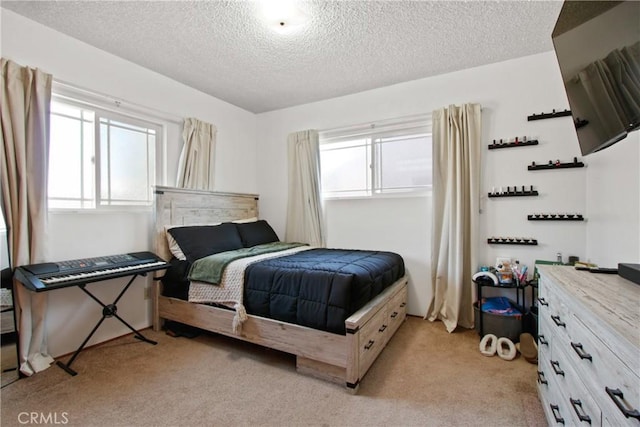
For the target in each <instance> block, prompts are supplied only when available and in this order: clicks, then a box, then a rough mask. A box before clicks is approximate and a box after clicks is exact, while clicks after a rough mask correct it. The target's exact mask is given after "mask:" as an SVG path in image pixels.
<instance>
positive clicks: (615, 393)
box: [604, 387, 640, 420]
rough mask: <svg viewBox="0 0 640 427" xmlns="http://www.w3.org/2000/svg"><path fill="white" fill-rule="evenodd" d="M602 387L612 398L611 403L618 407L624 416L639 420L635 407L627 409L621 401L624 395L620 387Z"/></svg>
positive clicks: (639, 413) (639, 414)
mask: <svg viewBox="0 0 640 427" xmlns="http://www.w3.org/2000/svg"><path fill="white" fill-rule="evenodd" d="M604 389H605V390H606V392H607V394H608V395H609V397H610V398H611V400H613V403H615V404H616V406H617V407H618V409H620V412H622V413H623V414H624V416H625V417H627V418H635V419H637V420H640V412H638V410H637V409H628V408H626V407H625V405H624V403H623V402H622V399H624V395H623V394H622V392H621V391H620V389H617V388H616V389H612V388H609V387H605V388H604Z"/></svg>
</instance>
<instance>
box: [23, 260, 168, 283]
mask: <svg viewBox="0 0 640 427" xmlns="http://www.w3.org/2000/svg"><path fill="white" fill-rule="evenodd" d="M168 266H169V265H168V264H167V263H166V262H164V261H163V260H162V259H161V258H160V257H158V256H157V255H155V254H153V253H151V252H134V253H128V254H120V255H109V256H102V257H95V258H84V259H76V260H69V261H61V262H46V263H42V264H31V265H23V266H21V267H18V268H16V271H15V277H16V279H17V280H18V281H19V282H20V283H22V284H23V285H24V286H25V287H26V288H28V289H30V290H32V291H36V292H42V291H48V290H51V289H57V288H64V287H67V286H76V285H82V284H85V283H91V282H98V281H101V280H107V279H115V278H117V277H124V276H131V275H134V274H146V273H148V272H150V271H156V270H162V269H166V268H167V267H168Z"/></svg>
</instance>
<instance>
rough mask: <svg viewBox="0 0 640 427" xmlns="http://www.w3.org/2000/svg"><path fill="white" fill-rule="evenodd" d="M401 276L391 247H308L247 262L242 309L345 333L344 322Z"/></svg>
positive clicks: (401, 264) (399, 260) (400, 264)
mask: <svg viewBox="0 0 640 427" xmlns="http://www.w3.org/2000/svg"><path fill="white" fill-rule="evenodd" d="M402 276H404V261H403V259H402V257H401V256H400V255H398V254H396V253H392V252H380V251H364V250H343V249H310V250H306V251H302V252H298V253H296V254H293V255H288V256H284V257H280V258H273V259H268V260H265V261H260V262H257V263H254V264H251V265H250V266H249V267H248V268H247V270H246V272H245V287H244V305H245V308H246V310H247V313H250V314H254V315H257V316H261V317H267V318H271V319H275V320H280V321H283V322H287V323H295V324H298V325H302V326H308V327H310V328H314V329H320V330H323V331H328V332H333V333H337V334H343V335H344V334H345V325H344V321H345V320H346V319H347V318H348V317H349V316H350V315H351V314H353V313H354V312H356V311H357V310H358V309H359V308H361V307H362V306H363V305H365V304H366V303H367V302H368V301H370V300H371V299H373V298H374V297H375V296H376V295H378V294H379V293H380V292H382V291H383V290H384V289H386V288H387V287H388V286H390V285H391V284H393V283H394V282H395V281H396V280H398V279H399V278H401V277H402Z"/></svg>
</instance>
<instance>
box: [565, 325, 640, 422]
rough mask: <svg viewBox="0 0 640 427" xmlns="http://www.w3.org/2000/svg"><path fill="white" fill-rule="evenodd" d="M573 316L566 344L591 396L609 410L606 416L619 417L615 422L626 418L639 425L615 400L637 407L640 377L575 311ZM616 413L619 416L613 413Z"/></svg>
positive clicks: (631, 407)
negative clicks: (569, 336) (568, 339)
mask: <svg viewBox="0 0 640 427" xmlns="http://www.w3.org/2000/svg"><path fill="white" fill-rule="evenodd" d="M574 318H575V322H573V324H574V329H575V330H574V333H573V338H572V340H571V342H570V343H568V345H567V346H566V351H567V354H568V357H569V359H570V360H571V363H572V364H573V366H575V369H576V371H577V372H578V374H579V375H580V376H581V377H582V378H584V379H585V382H587V384H588V385H589V386H590V388H591V389H592V392H593V395H594V398H595V399H597V400H598V402H600V406H601V407H602V409H603V411H604V412H605V413H607V414H609V415H608V417H609V419H612V418H613V419H616V418H618V421H617V422H618V424H623V423H624V421H625V420H626V422H634V423H635V425H640V423H638V422H637V421H636V420H634V419H631V420H629V419H627V417H625V416H624V414H623V412H622V410H621V409H620V408H618V406H617V405H616V401H617V402H618V404H621V405H622V407H623V408H626V409H629V410H634V409H635V410H636V411H640V378H639V377H638V376H637V375H636V374H635V373H634V371H633V370H632V369H631V368H630V367H629V366H627V365H626V364H625V363H623V362H622V361H621V360H620V359H619V358H618V356H617V355H616V354H615V353H614V352H613V351H612V350H611V349H609V348H608V347H607V346H605V345H604V343H603V342H602V341H601V340H600V339H599V338H598V337H597V336H595V335H594V334H593V332H592V331H590V330H589V328H588V327H587V326H586V325H584V323H583V322H582V321H581V320H580V319H579V318H578V317H577V315H576V316H574ZM638 357H640V355H639V356H638ZM607 389H609V392H607ZM620 394H622V395H620ZM616 413H617V414H619V416H617V417H616Z"/></svg>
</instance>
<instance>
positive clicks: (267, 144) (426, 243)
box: [258, 52, 640, 315]
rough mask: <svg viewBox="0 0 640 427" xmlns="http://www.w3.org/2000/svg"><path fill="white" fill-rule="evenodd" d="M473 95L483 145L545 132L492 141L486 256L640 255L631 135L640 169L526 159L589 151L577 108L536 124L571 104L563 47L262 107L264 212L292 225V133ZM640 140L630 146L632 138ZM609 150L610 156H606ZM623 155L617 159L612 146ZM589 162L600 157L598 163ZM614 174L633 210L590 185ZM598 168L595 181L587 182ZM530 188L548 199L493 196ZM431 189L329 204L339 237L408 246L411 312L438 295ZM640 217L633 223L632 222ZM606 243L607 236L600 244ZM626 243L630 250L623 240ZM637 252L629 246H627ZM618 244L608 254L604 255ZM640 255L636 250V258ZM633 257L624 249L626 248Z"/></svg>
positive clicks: (333, 232) (483, 229)
mask: <svg viewBox="0 0 640 427" xmlns="http://www.w3.org/2000/svg"><path fill="white" fill-rule="evenodd" d="M465 102H477V103H480V104H481V105H482V107H483V122H482V125H483V130H482V135H483V146H486V145H488V144H489V143H491V142H492V141H493V139H498V140H499V139H500V138H502V139H505V140H512V139H513V138H514V137H516V136H518V137H520V138H522V137H523V136H526V137H527V138H528V139H538V140H539V142H540V144H539V145H537V146H531V147H520V148H512V149H500V150H491V151H489V150H488V149H483V152H482V156H483V160H482V165H483V167H482V187H481V188H482V194H483V196H482V200H481V208H482V214H481V226H480V236H481V241H480V242H479V243H478V245H479V253H480V263H481V264H482V265H493V264H494V263H495V259H496V257H498V256H510V257H513V258H517V259H519V260H520V262H521V263H522V264H526V265H528V266H529V267H532V266H533V264H534V262H535V260H537V259H542V260H555V259H556V254H557V253H558V252H560V253H562V256H563V257H564V259H565V261H566V259H567V257H568V256H569V255H575V256H578V257H579V258H580V259H586V258H589V259H591V260H592V261H594V262H601V263H604V264H608V263H610V259H627V260H628V259H630V258H631V259H633V258H634V257H635V259H636V260H637V258H638V256H637V246H638V244H639V243H638V242H639V239H638V238H637V236H638V231H637V230H638V228H637V227H638V225H637V224H638V222H640V221H639V219H640V216H639V214H638V206H640V203H639V202H638V193H639V192H640V190H639V187H640V185H639V184H638V182H637V181H638V179H637V177H638V175H637V173H638V172H637V158H638V155H637V144H636V148H634V147H633V146H632V145H633V144H632V143H630V142H629V143H627V144H625V145H626V147H623V148H622V149H624V150H628V151H631V154H632V155H631V156H629V157H627V158H625V159H623V160H621V161H622V162H624V164H625V165H627V164H628V163H633V162H634V161H635V165H636V167H635V168H634V169H633V171H620V170H618V168H617V165H616V164H615V163H612V161H611V160H609V159H607V160H606V161H603V165H602V166H600V165H599V163H600V162H599V161H598V160H599V158H598V156H599V155H593V157H588V158H585V159H582V160H583V161H584V162H585V163H586V164H587V167H585V168H582V169H578V168H576V169H563V170H553V171H528V170H527V166H528V165H529V164H531V162H533V161H535V162H536V163H537V164H540V163H547V162H548V161H549V160H553V161H555V160H558V159H559V160H561V161H562V162H567V161H573V158H574V157H578V158H580V151H579V147H578V143H577V139H576V136H575V132H574V130H573V122H572V120H571V118H570V117H564V118H555V119H549V120H539V121H527V116H529V115H532V114H533V113H536V114H540V113H542V112H551V111H552V110H553V109H555V110H558V111H560V110H564V109H565V108H568V102H567V99H566V96H565V94H564V89H563V86H562V81H561V77H560V72H559V69H558V65H557V62H556V59H555V55H554V53H553V52H546V53H542V54H538V55H533V56H529V57H525V58H520V59H516V60H511V61H506V62H501V63H498V64H492V65H487V66H483V67H478V68H474V69H469V70H464V71H460V72H455V73H450V74H446V75H442V76H436V77H431V78H425V79H421V80H416V81H412V82H408V83H403V84H398V85H394V86H388V87H383V88H379V89H375V90H371V91H367V92H363V93H359V94H355V95H350V96H345V97H340V98H334V99H330V100H327V101H322V102H316V103H312V104H307V105H302V106H298V107H293V108H288V109H283V110H279V111H273V112H268V113H263V114H260V115H259V116H258V120H259V122H258V129H259V134H260V135H261V141H260V142H259V144H258V153H259V154H258V155H259V158H260V159H262V161H261V162H258V168H259V169H258V176H259V177H260V178H261V179H260V182H259V193H260V195H261V214H262V216H263V217H265V218H267V219H268V220H269V221H270V222H271V223H272V224H273V225H274V227H275V229H276V231H277V232H278V233H279V234H280V235H283V234H284V229H285V222H286V202H287V190H286V189H287V173H286V171H287V164H286V137H287V134H288V133H290V132H294V131H298V130H303V129H309V128H312V129H318V130H324V129H330V128H335V127H340V126H346V125H352V124H361V123H366V122H368V121H375V120H381V119H389V118H394V117H400V116H407V115H413V114H421V113H428V112H431V111H432V110H434V109H437V108H440V107H443V106H446V105H449V104H461V103H465ZM636 137H637V135H636ZM630 146H631V147H630ZM602 155H603V156H605V155H606V154H604V153H602ZM611 156H612V157H615V155H614V154H613V152H612V153H611ZM590 159H593V161H594V168H593V171H591V165H590ZM603 175H604V176H607V177H608V178H607V180H608V181H611V183H610V184H609V185H610V186H611V187H612V188H615V187H617V186H619V185H621V184H614V183H619V182H622V181H623V182H626V183H627V186H626V187H625V188H626V189H627V193H629V194H631V197H629V199H628V200H627V201H625V203H624V207H625V209H621V210H619V211H618V212H617V213H616V217H614V216H611V215H610V214H609V213H608V212H606V213H604V214H602V218H598V217H600V216H601V214H600V213H599V210H602V209H603V203H601V202H600V201H601V200H603V198H608V197H612V196H611V192H609V193H608V194H605V193H602V192H600V191H599V190H598V191H592V192H590V193H589V196H590V197H589V205H587V183H589V184H591V185H594V184H595V183H597V182H601V181H600V180H601V178H602V176H603ZM626 175H628V177H625V176H626ZM587 176H589V180H587ZM514 185H517V186H522V185H526V186H530V185H533V186H534V189H536V190H538V191H539V193H540V196H539V197H522V198H502V199H489V198H488V197H487V193H488V192H489V191H490V190H491V189H492V187H501V186H502V187H505V189H506V187H507V186H514ZM430 209H431V200H430V198H428V197H427V198H413V199H412V198H405V199H383V200H355V201H329V202H327V204H326V216H327V225H328V245H329V246H339V247H344V246H348V247H360V248H378V249H388V250H394V251H397V252H399V253H400V254H401V255H402V256H403V257H404V259H405V261H406V264H407V269H408V271H409V273H410V279H411V280H410V288H409V289H410V290H409V292H410V298H409V299H410V301H409V313H411V314H415V315H423V314H424V313H425V312H426V309H427V304H428V301H429V299H430V296H431V292H430V261H429V260H430V228H431V226H430V221H431V217H430ZM589 209H590V210H591V211H593V214H594V215H595V216H596V217H597V218H596V219H594V223H593V227H592V228H593V229H594V230H593V231H592V232H591V234H590V236H591V239H590V244H589V246H587V233H588V231H587V230H589V229H590V227H591V219H590V215H591V212H589ZM533 213H581V214H583V215H585V217H586V218H587V221H585V222H541V221H537V222H535V221H527V214H533ZM623 223H624V224H627V226H628V227H629V229H630V230H631V231H632V233H631V238H630V239H629V240H630V241H629V242H628V244H624V245H620V246H615V245H607V246H606V249H604V248H603V250H598V251H596V250H594V248H596V247H599V243H601V242H602V237H603V236H602V235H603V234H606V232H607V230H610V229H612V228H614V229H620V230H622V229H624V228H625V227H624V226H623V225H621V224H623ZM631 223H633V224H635V227H634V226H631V225H629V224H631ZM491 236H504V237H509V236H513V237H530V236H531V237H535V238H537V239H538V240H539V242H540V244H539V245H538V246H503V245H488V244H487V243H486V238H487V237H491ZM596 242H598V243H596ZM623 246H624V247H625V248H623ZM627 246H630V247H633V248H635V249H633V250H632V251H627V249H626V247H627ZM604 252H606V253H607V258H605V257H604V256H603V254H604ZM634 252H635V255H633V254H634ZM625 254H630V255H632V256H630V257H625V256H623V255H625Z"/></svg>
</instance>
